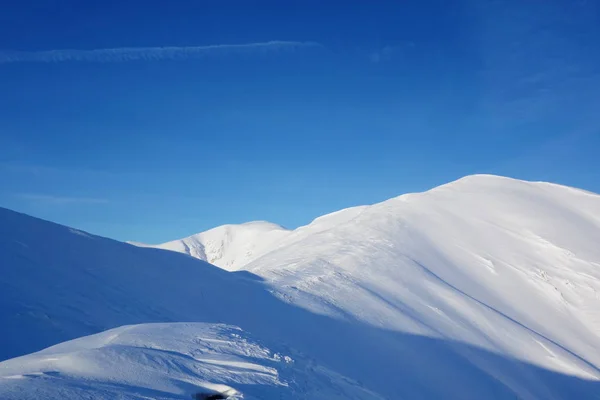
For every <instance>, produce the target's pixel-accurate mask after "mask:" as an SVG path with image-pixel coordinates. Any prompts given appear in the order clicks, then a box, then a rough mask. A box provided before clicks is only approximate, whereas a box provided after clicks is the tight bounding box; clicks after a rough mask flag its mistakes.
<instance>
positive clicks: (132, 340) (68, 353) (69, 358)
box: [0, 323, 380, 400]
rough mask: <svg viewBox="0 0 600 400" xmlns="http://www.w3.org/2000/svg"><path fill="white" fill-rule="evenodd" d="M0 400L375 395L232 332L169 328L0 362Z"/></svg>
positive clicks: (143, 328)
mask: <svg viewBox="0 0 600 400" xmlns="http://www.w3.org/2000/svg"><path fill="white" fill-rule="evenodd" d="M216 395H221V397H219V396H216ZM211 396H215V397H211ZM0 398H2V399H4V400H9V399H15V400H16V399H19V400H21V399H90V398H93V399H114V398H119V399H141V398H145V399H147V398H152V399H184V398H187V399H190V398H196V399H209V398H227V399H240V398H244V399H248V400H250V399H262V400H268V399H281V398H285V399H305V398H318V399H340V400H341V399H357V400H358V399H378V398H380V397H378V396H376V395H375V394H373V393H369V392H368V391H366V390H365V389H362V388H361V387H359V386H358V385H357V384H356V383H354V382H352V381H350V380H348V379H346V378H343V377H341V376H339V375H337V374H335V373H333V372H331V371H328V370H327V369H325V368H323V367H320V366H318V365H315V364H314V363H312V362H309V361H307V360H306V359H304V358H303V357H301V356H298V354H297V353H296V354H293V356H292V355H289V354H285V353H282V352H276V351H273V350H271V349H269V348H267V347H265V346H263V345H261V344H259V343H258V342H257V341H256V340H254V339H253V338H251V337H250V336H249V335H248V334H247V333H246V332H244V331H242V330H241V329H240V328H238V327H234V326H230V325H221V324H203V323H171V324H143V325H129V326H123V327H119V328H115V329H111V330H109V331H106V332H102V333H99V334H96V335H91V336H86V337H83V338H79V339H75V340H71V341H68V342H64V343H61V344H58V345H56V346H52V347H49V348H47V349H45V350H42V351H40V352H37V353H33V354H30V355H27V356H23V357H18V358H14V359H12V360H8V361H5V362H2V363H0Z"/></svg>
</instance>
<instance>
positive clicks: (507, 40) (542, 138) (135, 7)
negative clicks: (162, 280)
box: [0, 0, 600, 243]
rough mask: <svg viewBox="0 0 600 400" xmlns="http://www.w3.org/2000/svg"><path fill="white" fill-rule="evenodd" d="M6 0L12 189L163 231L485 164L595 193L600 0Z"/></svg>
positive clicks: (348, 196) (134, 229)
mask: <svg viewBox="0 0 600 400" xmlns="http://www.w3.org/2000/svg"><path fill="white" fill-rule="evenodd" d="M9 3H10V4H9ZM250 3H252V4H250ZM323 3H326V4H328V5H324V4H323ZM1 7H2V8H1V11H0V205H2V206H4V207H7V208H11V209H15V210H18V211H21V212H25V213H28V214H32V215H35V216H38V217H41V218H45V219H50V220H53V221H56V222H59V223H63V224H67V225H71V226H75V227H78V228H81V229H84V230H88V231H91V232H94V233H97V234H101V235H105V236H109V237H113V238H116V239H121V240H138V241H145V242H151V243H156V242H162V241H166V240H170V239H175V238H179V237H182V236H187V235H189V234H192V233H195V232H199V231H202V230H205V229H208V228H211V227H213V226H216V225H220V224H224V223H240V222H245V221H249V220H257V219H261V220H269V221H272V222H277V223H280V224H282V225H284V226H288V227H295V226H298V225H302V224H306V223H308V222H309V221H310V220H312V219H313V218H314V217H317V216H319V215H321V214H324V213H327V212H331V211H334V210H337V209H340V208H343V207H348V206H353V205H358V204H368V203H374V202H378V201H381V200H385V199H387V198H389V197H392V196H396V195H399V194H402V193H406V192H413V191H421V190H425V189H428V188H431V187H433V186H436V185H439V184H442V183H445V182H447V181H450V180H454V179H456V178H459V177H461V176H464V175H468V174H473V173H493V174H500V175H508V176H513V177H518V178H524V179H531V180H549V181H553V182H558V183H563V184H568V185H571V186H577V187H581V188H585V189H588V190H591V191H595V192H600V154H599V153H600V51H598V43H600V6H599V4H598V2H596V1H583V0H581V1H575V0H564V1H553V0H548V1H543V2H540V1H522V0H515V1H502V0H498V1H486V0H481V1H480V0H465V1H388V2H385V1H362V0H361V1H358V0H357V1H348V2H343V6H342V2H336V1H331V2H323V1H311V0H308V1H307V0H304V1H270V2H260V1H256V2H248V1H241V0H240V1H227V0H225V1H153V2H147V1H138V2H133V1H102V2H93V4H91V2H82V1H77V0H52V1H51V0H37V1H33V0H32V1H19V2H7V3H6V4H3V5H2V6H1ZM277 41H281V42H284V43H279V42H277ZM226 45H233V46H226ZM165 46H170V47H174V48H173V49H169V50H165V49H161V47H165ZM206 46H212V47H206ZM184 47H185V48H184ZM111 49H116V50H111ZM92 50H95V51H92ZM132 58H133V60H131V59H132Z"/></svg>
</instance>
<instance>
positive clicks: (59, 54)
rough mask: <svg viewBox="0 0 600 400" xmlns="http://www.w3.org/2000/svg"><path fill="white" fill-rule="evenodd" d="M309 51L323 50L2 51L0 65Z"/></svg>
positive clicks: (293, 45) (252, 46) (284, 46)
mask: <svg viewBox="0 0 600 400" xmlns="http://www.w3.org/2000/svg"><path fill="white" fill-rule="evenodd" d="M306 47H322V46H321V45H320V44H319V43H316V42H293V41H270V42H257V43H244V44H215V45H207V46H187V47H179V46H173V47H119V48H112V49H94V50H75V49H66V50H46V51H7V50H5V51H0V64H7V63H22V62H38V63H54V62H67V61H84V62H101V63H113V62H127V61H140V60H141V61H158V60H186V59H193V58H201V57H205V56H209V55H213V54H227V53H244V52H259V53H265V52H277V51H290V50H291V51H293V50H297V49H300V48H306Z"/></svg>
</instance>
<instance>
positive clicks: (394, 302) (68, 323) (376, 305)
mask: <svg viewBox="0 0 600 400" xmlns="http://www.w3.org/2000/svg"><path fill="white" fill-rule="evenodd" d="M599 216H600V197H599V196H598V195H595V194H591V193H587V192H583V191H579V190H577V189H572V188H567V187H563V186H558V185H552V184H545V183H530V182H523V181H517V180H512V179H507V178H500V177H493V176H473V177H467V178H465V179H462V180H459V181H456V182H453V183H450V184H448V185H444V186H441V187H439V188H436V189H433V190H431V191H428V192H424V193H420V194H411V195H404V196H400V197H398V198H395V199H391V200H388V201H386V202H383V203H379V204H376V205H373V206H368V207H360V208H355V209H348V210H344V211H343V212H341V213H337V214H335V213H334V214H331V215H329V216H325V217H322V218H320V219H317V220H315V221H314V222H313V223H312V224H309V225H307V226H306V227H301V228H298V229H297V230H294V231H291V232H287V233H285V234H282V237H281V238H278V239H277V240H276V241H274V242H272V244H271V245H269V246H268V247H269V248H268V249H267V250H264V251H262V250H261V252H260V256H258V257H256V258H254V259H253V260H251V261H250V262H249V263H247V264H245V265H244V266H243V269H244V271H239V272H235V273H234V272H227V271H224V270H221V269H219V268H216V267H213V266H211V265H209V264H206V263H204V262H202V261H200V260H196V259H194V258H192V257H189V256H186V255H183V254H178V253H177V252H171V251H164V250H159V249H153V248H139V247H135V246H131V245H127V244H123V243H119V242H115V241H112V240H108V239H104V238H100V237H97V236H93V235H90V234H86V233H84V232H80V231H77V230H73V229H70V228H67V227H62V226H59V225H56V224H51V223H48V222H45V221H41V220H38V219H35V218H31V217H28V216H25V215H22V214H18V213H14V212H11V211H8V210H4V209H0V266H1V268H2V271H1V272H2V274H0V305H1V307H0V326H3V327H8V329H4V330H2V331H0V342H1V343H3V346H2V347H1V348H0V350H1V352H2V354H1V356H3V358H6V357H10V356H14V355H21V354H25V353H29V352H32V351H36V350H39V349H41V348H42V347H44V346H48V345H51V344H55V343H58V342H59V341H64V340H69V339H73V338H75V337H79V336H83V335H88V334H91V333H96V332H100V331H102V330H105V329H109V328H115V327H117V326H120V325H130V324H139V323H147V322H177V321H198V322H208V323H211V324H214V323H218V324H223V323H224V324H229V325H235V326H240V327H241V328H242V329H243V330H244V332H249V334H251V335H252V337H253V338H256V339H252V340H253V341H254V342H258V343H260V346H263V347H265V348H269V349H271V350H272V351H275V352H278V353H280V354H288V355H290V356H291V357H292V358H293V359H295V360H296V359H298V360H305V361H303V363H304V362H306V363H307V364H306V365H309V366H310V365H313V366H315V367H314V368H313V367H310V368H312V369H313V370H315V371H317V372H318V371H321V368H325V369H326V370H327V371H329V372H327V374H326V375H327V376H329V375H328V374H331V373H333V374H335V376H338V377H340V380H338V379H337V378H336V379H335V380H334V381H335V382H333V383H329V384H328V383H323V382H330V381H331V378H330V377H328V378H324V377H323V376H322V375H319V373H317V372H315V373H313V372H307V373H306V375H303V377H304V378H302V379H305V380H306V382H305V385H304V386H302V387H301V388H299V389H298V390H300V391H301V390H302V388H306V389H307V390H308V388H313V389H314V388H321V390H322V389H323V387H327V388H329V387H337V386H336V385H338V384H339V382H341V380H347V381H348V382H349V385H350V386H349V387H350V388H354V389H352V393H355V394H356V398H365V399H367V398H372V397H370V396H373V395H372V394H370V393H369V392H373V393H375V394H376V395H378V396H380V397H382V398H387V399H402V398H432V399H434V398H457V399H465V398H507V399H514V398H515V397H517V398H521V399H552V398H557V399H558V398H594V396H597V393H599V382H600V371H599V370H598V365H600V364H599V362H600V360H599V359H598V357H599V356H598V352H597V349H598V348H600V340H599V338H598V333H597V332H598V329H597V328H598V321H599V319H598V312H599V311H598V307H597V305H598V297H597V294H596V293H597V292H598V290H600V286H599V285H598V282H600V271H599V267H598V265H600V257H599V256H600V254H599V250H598V249H597V248H596V243H597V238H598V237H600V218H599ZM250 240H252V239H250ZM176 325H177V324H174V325H173V324H169V326H170V327H169V328H166V329H173V332H175V331H177V327H176ZM212 326H217V325H212ZM218 326H220V325H218ZM140 329H146V328H140ZM148 329H151V328H148ZM194 329H195V328H194ZM199 329H200V328H199ZM202 329H203V328H202ZM215 329H216V328H215ZM145 332H146V333H147V340H148V341H147V344H148V343H149V344H151V343H152V341H153V340H154V339H152V337H154V335H155V333H154V332H151V331H145ZM181 334H182V335H183V336H185V333H183V332H182V333H181ZM156 335H159V337H160V333H156ZM177 335H179V334H177ZM199 335H200V334H199ZM244 335H246V334H244ZM86 340H87V339H86ZM90 340H92V339H90ZM144 340H146V339H144ZM161 340H162V339H161ZM182 340H183V339H182ZM184 341H185V340H184ZM4 343H6V345H4ZM145 343H146V342H145ZM65 346H67V347H66V348H67V349H68V350H69V349H71V348H72V347H71V346H72V345H71V344H68V345H67V344H65ZM127 346H128V345H127ZM92 347H93V346H92ZM86 348H89V346H88V347H86ZM103 351H104V350H103ZM110 351H112V350H110ZM123 351H126V350H125V349H123ZM136 351H137V350H136ZM173 351H175V352H177V351H178V350H177V349H173ZM67 353H70V350H69V351H67ZM40 354H41V353H40ZM125 354H128V353H124V355H125ZM141 354H145V353H143V352H142V353H141ZM33 356H35V357H34V358H28V357H33ZM37 357H38V356H37V355H35V354H34V355H32V356H27V357H25V359H24V360H25V361H27V362H22V363H18V364H14V363H13V361H14V360H12V361H10V362H8V364H7V362H4V363H0V376H5V377H6V376H7V374H8V372H7V373H6V374H3V373H2V371H3V370H5V371H9V370H10V374H8V376H15V375H19V374H20V375H28V376H26V378H27V383H25V384H23V385H20V384H16V383H14V382H12V383H10V382H9V381H10V379H6V378H2V379H0V397H2V398H6V396H5V394H6V393H11V392H10V390H12V389H11V388H14V387H17V386H18V387H19V388H21V389H23V390H26V391H27V389H25V388H30V389H29V390H30V391H29V392H27V393H35V390H36V388H39V386H36V385H38V383H36V382H39V380H37V381H36V380H35V379H36V378H35V377H39V375H36V374H33V375H31V368H34V367H31V365H34V366H35V368H37V366H38V364H35V363H37V362H38V361H39V359H38V358H37ZM144 357H146V355H144ZM86 360H87V359H86ZM30 361H31V362H32V363H33V364H31V363H30ZM88 361H89V360H88ZM88 361H86V362H88ZM163 361H164V363H165V365H169V366H172V365H173V364H171V361H173V360H170V361H167V360H163ZM163 361H161V362H163ZM192 363H193V361H192ZM255 364H256V365H261V366H264V367H270V366H271V367H272V364H270V361H268V360H256V362H255ZM136 365H140V367H139V368H140V369H145V368H146V367H147V366H148V365H147V364H146V363H145V362H143V363H141V364H136ZM186 365H187V364H186ZM303 365H304V364H303ZM84 366H85V363H82V365H80V366H78V367H77V370H79V369H80V368H84ZM179 366H181V365H180V364H178V366H177V368H179ZM317 366H318V367H317ZM55 367H56V366H55V365H47V364H44V365H42V366H41V367H40V368H38V369H42V370H45V371H46V372H48V371H50V372H52V371H53V368H55ZM35 368H34V369H35ZM137 368H138V367H135V368H134V370H135V369H137ZM310 368H308V369H304V367H302V368H301V370H302V371H310V370H311V369H310ZM28 371H29V372H28ZM157 371H158V370H157ZM333 371H335V372H333ZM42 372H43V371H42ZM96 373H98V374H100V371H96V372H93V374H96ZM157 373H158V372H157ZM190 373H191V372H190ZM302 373H303V372H302ZM29 375H31V376H29ZM133 375H135V374H133ZM133 375H128V376H133ZM63 376H64V377H67V378H68V379H74V380H75V382H79V381H80V376H79V375H77V374H76V371H75V372H74V371H73V370H69V371H67V370H64V369H63V370H60V371H59V375H58V377H59V378H61V377H63ZM94 376H96V378H97V381H98V382H104V380H105V378H106V376H105V375H102V374H100V375H94ZM231 376H233V375H227V374H225V375H223V376H219V377H216V378H215V379H214V380H211V381H210V382H209V384H210V385H213V384H214V385H218V384H225V385H227V386H230V387H232V388H234V389H235V390H239V391H241V392H242V393H245V395H246V396H251V395H255V394H256V393H259V392H253V391H247V390H246V391H244V387H243V385H244V384H243V382H242V381H241V380H239V377H238V378H235V379H232V380H227V379H228V377H231ZM281 376H283V375H280V378H279V379H280V380H281V382H286V383H287V384H290V382H292V381H293V379H290V380H286V379H284V378H283V377H281ZM43 378H44V379H46V378H47V376H46V375H44V376H43ZM67 378H66V379H67ZM96 378H94V379H96ZM61 379H62V378H61ZM86 379H89V377H88V378H86ZM127 379H129V378H127ZM156 379H158V380H159V381H161V382H166V381H164V380H162V379H163V378H156ZM190 379H196V378H193V377H192V378H190ZM322 379H323V380H324V381H322ZM127 382H130V383H126V382H122V383H123V385H129V386H131V385H133V386H135V387H137V388H138V389H139V387H142V386H143V387H146V388H147V387H148V385H149V384H148V383H147V381H146V383H143V384H140V385H141V386H140V385H137V386H136V384H135V383H131V381H127ZM226 382H228V383H226ZM319 382H321V383H319ZM359 382H360V383H359ZM57 383H58V382H53V383H52V385H54V384H57ZM14 385H17V386H14ZM19 385H20V386H19ZM40 385H42V383H40ZM144 385H146V386H144ZM328 385H330V386H328ZM200 386H201V385H200ZM266 387H273V386H272V385H270V384H267V386H266ZM358 387H360V388H364V390H365V391H362V389H358ZM96 388H98V387H96ZM138 389H136V390H138ZM155 389H156V387H155ZM313 389H311V390H313ZM19 390H20V389H19ZM94 390H95V389H94ZM153 390H154V389H153ZM182 390H183V389H182ZM259 390H262V389H259ZM264 390H270V389H266V388H265V389H264ZM183 392H185V393H186V396H187V395H191V393H190V392H189V390H188V389H185V390H183ZM183 392H177V393H183ZM44 393H46V395H47V397H48V398H52V393H51V392H44ZM95 393H99V392H95ZM169 393H171V394H172V393H175V392H173V391H171V392H169ZM289 393H291V392H289V391H288V392H286V391H277V390H276V391H275V392H269V394H268V395H265V396H264V397H260V396H259V398H264V399H271V398H273V399H275V398H281V396H283V398H294V397H288V394H289ZM297 393H300V392H297ZM171 394H169V396H170V395H171ZM295 395H296V396H298V398H303V397H302V396H301V395H300V394H295ZM165 396H166V395H165ZM177 396H179V394H177ZM277 396H279V397H277ZM315 397H316V398H326V397H320V396H319V395H315ZM31 398H34V396H33V395H32V397H31ZM54 398H60V396H58V395H56V397H54ZM165 398H169V397H168V396H166V397H165ZM188 398H189V396H188Z"/></svg>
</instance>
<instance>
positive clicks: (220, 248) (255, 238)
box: [131, 221, 289, 271]
mask: <svg viewBox="0 0 600 400" xmlns="http://www.w3.org/2000/svg"><path fill="white" fill-rule="evenodd" d="M288 232H289V231H288V230H287V229H284V228H283V227H281V226H279V225H276V224H272V223H270V222H265V221H254V222H248V223H245V224H240V225H223V226H219V227H217V228H213V229H211V230H208V231H206V232H201V233H198V234H196V235H192V236H189V237H187V238H183V239H179V240H174V241H172V242H167V243H163V244H160V245H157V246H149V245H144V244H141V243H135V242H131V244H134V245H136V246H142V247H144V246H145V247H156V248H159V249H165V250H172V251H177V252H180V253H184V254H189V255H191V256H192V257H195V258H199V259H200V260H204V261H208V262H210V263H211V264H215V265H217V266H219V267H221V268H223V269H226V270H228V271H235V270H238V269H240V268H241V267H242V266H243V265H245V264H247V263H248V262H250V261H252V260H254V259H255V258H257V257H259V256H260V255H262V254H263V253H264V252H266V251H267V250H268V249H269V246H270V245H272V244H273V243H274V242H276V241H277V240H278V239H280V238H282V237H284V236H286V235H287V234H288Z"/></svg>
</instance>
